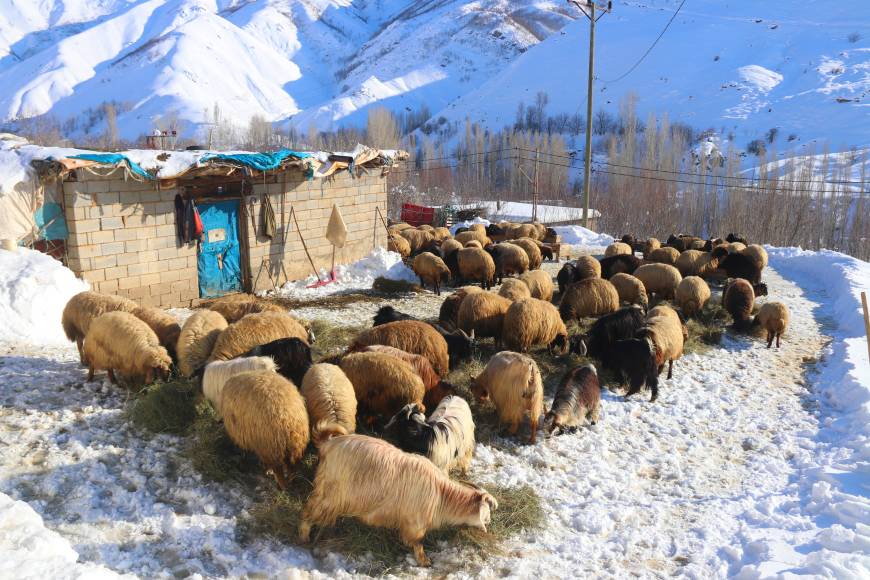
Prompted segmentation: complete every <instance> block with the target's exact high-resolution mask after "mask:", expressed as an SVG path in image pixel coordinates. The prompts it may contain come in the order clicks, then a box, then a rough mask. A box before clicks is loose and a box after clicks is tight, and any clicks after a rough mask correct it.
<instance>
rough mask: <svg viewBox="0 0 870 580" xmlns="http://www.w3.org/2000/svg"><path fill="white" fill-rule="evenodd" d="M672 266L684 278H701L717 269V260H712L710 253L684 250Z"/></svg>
mask: <svg viewBox="0 0 870 580" xmlns="http://www.w3.org/2000/svg"><path fill="white" fill-rule="evenodd" d="M674 266H676V268H677V270H679V271H680V274H681V275H682V276H684V277H685V276H703V275H709V274H710V273H711V272H712V271H713V270H715V269H716V268H718V267H719V260H718V259H716V258H714V257H713V255H712V254H711V253H710V252H701V251H699V250H686V251H685V252H683V253H682V254H680V255H679V257H678V258H677V261H676V263H675V264H674Z"/></svg>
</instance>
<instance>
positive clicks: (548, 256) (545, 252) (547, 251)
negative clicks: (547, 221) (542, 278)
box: [541, 244, 553, 262]
mask: <svg viewBox="0 0 870 580" xmlns="http://www.w3.org/2000/svg"><path fill="white" fill-rule="evenodd" d="M541 257H542V258H543V259H545V260H547V261H548V262H550V261H552V260H553V248H551V247H550V246H548V245H547V244H542V245H541Z"/></svg>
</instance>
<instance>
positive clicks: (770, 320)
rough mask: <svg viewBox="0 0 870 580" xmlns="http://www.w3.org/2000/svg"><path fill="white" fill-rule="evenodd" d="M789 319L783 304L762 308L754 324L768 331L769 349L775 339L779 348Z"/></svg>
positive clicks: (763, 306)
mask: <svg viewBox="0 0 870 580" xmlns="http://www.w3.org/2000/svg"><path fill="white" fill-rule="evenodd" d="M749 247H750V248H751V247H752V246H749ZM788 319H789V313H788V306H786V305H785V304H783V303H782V302H767V303H765V304H763V305H762V306H761V308H760V309H759V311H758V314H757V315H756V316H755V319H754V320H753V321H752V322H753V324H755V325H759V324H760V325H761V326H762V327H763V328H764V330H766V331H767V348H770V346H771V345H772V344H773V339H774V338H776V348H779V347H780V339H781V338H782V334H783V333H784V332H785V331H786V330H787V329H788Z"/></svg>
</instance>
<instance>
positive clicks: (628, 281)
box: [610, 273, 649, 308]
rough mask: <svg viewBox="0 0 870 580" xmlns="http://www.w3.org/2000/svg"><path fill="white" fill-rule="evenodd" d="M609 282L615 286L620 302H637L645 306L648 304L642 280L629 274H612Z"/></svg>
mask: <svg viewBox="0 0 870 580" xmlns="http://www.w3.org/2000/svg"><path fill="white" fill-rule="evenodd" d="M610 283H611V284H613V287H614V288H616V293H617V294H618V295H619V301H620V302H628V303H629V304H637V305H639V306H642V307H643V308H646V307H647V306H648V305H649V297H648V296H647V295H646V288H645V287H644V285H643V282H641V281H640V280H638V279H637V278H635V277H634V276H632V275H631V274H623V273H619V274H614V275H613V277H611V278H610Z"/></svg>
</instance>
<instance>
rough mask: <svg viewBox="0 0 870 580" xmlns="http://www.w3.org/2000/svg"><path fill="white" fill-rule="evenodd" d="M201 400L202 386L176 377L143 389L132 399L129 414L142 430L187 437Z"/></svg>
mask: <svg viewBox="0 0 870 580" xmlns="http://www.w3.org/2000/svg"><path fill="white" fill-rule="evenodd" d="M200 399H201V396H200V393H199V387H198V386H197V384H196V383H195V382H194V381H191V380H188V379H184V378H175V379H172V380H170V381H168V382H165V383H154V384H152V385H148V386H147V387H145V388H144V389H142V390H141V391H140V392H139V393H138V394H137V395H136V398H135V399H133V401H132V403H131V405H130V407H129V410H128V413H129V415H130V419H131V420H132V421H133V423H134V424H135V425H136V426H137V427H139V428H141V429H146V430H148V431H150V432H152V433H171V434H173V435H184V434H186V433H187V432H188V430H189V429H190V427H191V426H192V425H193V423H194V420H195V419H196V416H197V410H196V408H197V403H198V402H199V400H200Z"/></svg>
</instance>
